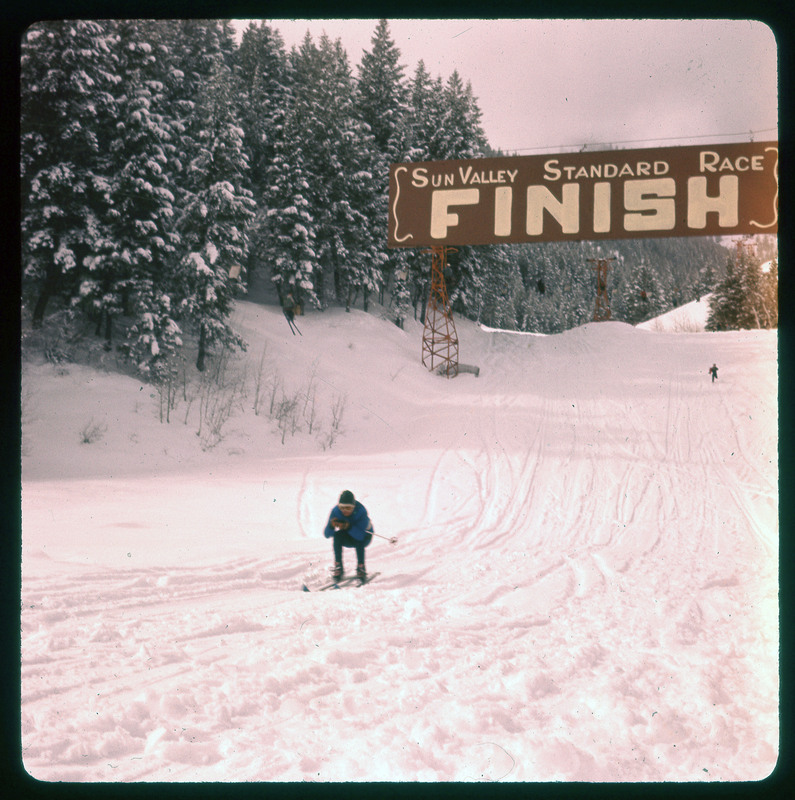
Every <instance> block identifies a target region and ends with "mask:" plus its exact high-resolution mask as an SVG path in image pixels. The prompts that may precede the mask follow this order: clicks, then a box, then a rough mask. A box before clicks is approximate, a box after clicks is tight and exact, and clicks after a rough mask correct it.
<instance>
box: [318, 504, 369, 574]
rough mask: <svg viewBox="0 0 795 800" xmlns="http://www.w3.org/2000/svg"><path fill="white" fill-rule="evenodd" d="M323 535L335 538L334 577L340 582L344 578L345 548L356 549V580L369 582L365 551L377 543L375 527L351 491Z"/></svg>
mask: <svg viewBox="0 0 795 800" xmlns="http://www.w3.org/2000/svg"><path fill="white" fill-rule="evenodd" d="M323 535H324V536H325V537H326V538H327V539H331V538H332V537H333V538H334V569H333V570H332V573H331V576H332V578H334V580H339V579H340V578H342V576H343V574H344V570H343V566H342V548H343V547H354V548H356V577H357V578H359V579H360V580H366V579H367V570H366V569H365V566H364V548H365V547H367V545H368V544H370V542H371V541H372V539H373V523H372V522H370V517H369V516H368V515H367V509H366V508H365V507H364V506H363V505H362V504H361V503H360V502H359V501H358V500H357V499H356V498H355V497H354V496H353V492H349V491H348V490H347V489H346V490H345V491H344V492H343V493H342V494H341V495H340V499H339V502H338V503H337V505H336V506H334V508H332V509H331V513H330V514H329V518H328V522H327V523H326V529H325V530H324V531H323Z"/></svg>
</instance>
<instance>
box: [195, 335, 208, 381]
mask: <svg viewBox="0 0 795 800" xmlns="http://www.w3.org/2000/svg"><path fill="white" fill-rule="evenodd" d="M206 349H207V332H206V330H205V328H204V323H202V325H201V329H200V331H199V354H198V356H197V357H196V369H197V370H199V372H204V358H205V356H206Z"/></svg>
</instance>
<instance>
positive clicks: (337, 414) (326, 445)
mask: <svg viewBox="0 0 795 800" xmlns="http://www.w3.org/2000/svg"><path fill="white" fill-rule="evenodd" d="M347 403H348V395H346V394H337V395H335V396H334V401H333V402H332V404H331V424H330V426H329V430H328V431H326V432H325V433H324V434H323V435H322V436H321V437H320V446H321V447H322V448H323V449H324V450H330V449H331V448H332V447H333V446H334V443H335V442H336V441H337V438H338V437H339V435H340V433H341V432H342V428H341V426H342V418H343V416H344V414H345V407H346V405H347Z"/></svg>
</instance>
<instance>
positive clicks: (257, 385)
mask: <svg viewBox="0 0 795 800" xmlns="http://www.w3.org/2000/svg"><path fill="white" fill-rule="evenodd" d="M267 354H268V345H267V344H266V345H265V346H264V347H263V348H262V355H261V356H260V359H259V364H258V367H257V371H256V372H255V373H254V402H253V404H252V407H253V409H254V413H255V414H256V415H257V416H259V413H260V411H261V410H262V402H263V399H264V396H265V363H266V357H267Z"/></svg>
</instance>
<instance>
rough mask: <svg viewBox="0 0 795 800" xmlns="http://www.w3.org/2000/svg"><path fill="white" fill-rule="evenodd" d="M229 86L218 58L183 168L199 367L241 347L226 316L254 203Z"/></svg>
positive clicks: (237, 285) (187, 282) (188, 282)
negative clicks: (218, 350) (220, 350)
mask: <svg viewBox="0 0 795 800" xmlns="http://www.w3.org/2000/svg"><path fill="white" fill-rule="evenodd" d="M231 85H232V84H231V70H230V69H229V67H228V66H227V65H226V63H225V62H224V61H223V60H222V59H218V60H217V61H216V65H215V71H214V73H213V74H212V75H211V77H210V81H209V83H208V85H207V87H206V89H205V90H204V92H202V94H201V95H200V97H199V101H198V103H197V105H196V109H195V115H194V119H193V120H192V122H191V129H192V130H193V131H194V135H195V137H196V156H195V158H194V159H193V160H192V161H191V163H190V164H189V165H188V179H189V181H188V184H187V187H188V191H189V192H190V195H189V197H188V200H187V202H186V205H185V208H184V211H183V214H182V217H181V219H180V222H179V229H180V232H181V234H182V237H183V241H184V242H185V245H186V250H187V255H186V256H185V257H184V258H183V261H182V264H181V276H180V277H181V280H182V281H183V289H182V290H183V293H184V294H183V297H184V299H183V300H182V309H183V311H184V313H186V314H187V315H188V317H189V318H190V319H192V320H193V321H194V323H195V324H196V326H197V328H198V332H199V352H198V356H197V359H196V367H197V369H199V370H203V369H204V365H205V358H206V355H207V352H208V350H209V348H210V347H211V346H212V345H213V344H214V343H220V344H222V345H223V346H225V347H243V346H244V342H243V340H242V339H241V338H240V336H238V335H237V334H236V333H235V332H234V331H233V330H232V328H231V327H230V326H229V324H228V322H227V317H228V315H229V313H230V311H231V306H232V300H233V298H234V296H235V294H236V293H237V292H238V291H239V290H242V288H243V284H242V282H241V274H242V270H243V268H244V265H245V263H246V257H247V253H248V239H247V236H246V227H247V225H248V223H249V221H250V220H251V218H252V217H253V215H254V209H255V203H254V200H253V198H252V196H251V192H250V191H249V190H248V189H245V188H244V183H245V177H244V176H245V173H246V170H247V169H248V162H247V159H246V155H245V153H244V151H243V131H242V129H241V127H240V125H239V122H238V120H237V117H236V114H235V107H234V105H233V104H231V103H230V102H229V97H230V93H231Z"/></svg>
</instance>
